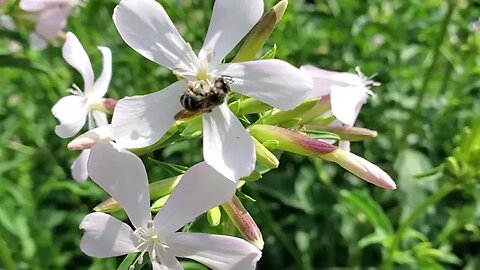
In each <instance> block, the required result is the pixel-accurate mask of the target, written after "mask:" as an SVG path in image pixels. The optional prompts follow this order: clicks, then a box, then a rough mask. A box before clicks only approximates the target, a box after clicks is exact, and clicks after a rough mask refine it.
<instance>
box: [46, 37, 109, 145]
mask: <svg viewBox="0 0 480 270" xmlns="http://www.w3.org/2000/svg"><path fill="white" fill-rule="evenodd" d="M98 49H99V50H100V51H101V52H102V54H103V71H102V74H101V75H100V77H99V78H98V80H97V81H94V78H93V70H92V64H91V63H90V59H89V58H88V55H87V53H86V52H85V50H84V49H83V47H82V45H81V44H80V42H79V41H78V39H77V37H76V36H75V35H74V34H73V33H67V40H66V41H65V44H64V45H63V49H62V52H63V58H64V59H65V60H66V61H67V62H68V63H69V64H70V65H71V66H72V67H74V68H75V69H76V70H78V72H80V74H81V75H82V77H83V81H84V90H85V91H84V92H82V91H81V90H80V89H79V88H78V87H77V86H76V85H74V89H71V90H70V91H71V93H72V94H73V95H71V96H66V97H63V98H62V99H60V100H59V101H58V102H57V103H56V104H55V106H53V108H52V113H53V115H54V116H55V117H56V118H57V119H58V120H59V121H60V125H57V126H56V127H55V133H56V134H57V135H58V136H60V137H62V138H69V137H72V136H73V135H75V134H77V133H78V131H80V129H81V128H82V127H83V126H84V125H85V122H86V120H87V117H88V124H89V129H92V128H94V127H99V126H104V125H106V124H108V122H107V115H106V114H105V113H104V112H102V111H99V110H96V108H99V107H101V104H102V101H103V99H102V97H103V96H104V95H105V93H106V92H107V89H108V85H109V83H110V78H111V76H112V53H111V52H110V49H109V48H107V47H98Z"/></svg>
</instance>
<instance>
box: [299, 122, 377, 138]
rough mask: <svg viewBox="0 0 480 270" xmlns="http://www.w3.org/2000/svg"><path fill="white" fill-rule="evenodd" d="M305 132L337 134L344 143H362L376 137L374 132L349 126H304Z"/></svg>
mask: <svg viewBox="0 0 480 270" xmlns="http://www.w3.org/2000/svg"><path fill="white" fill-rule="evenodd" d="M305 128H306V129H307V130H317V131H327V132H331V133H335V134H337V135H338V136H339V137H340V138H341V139H342V140H345V141H351V142H355V141H364V140H368V139H372V138H375V137H377V134H378V133H377V132H376V131H374V130H370V129H366V128H360V127H350V126H331V125H329V126H325V125H306V126H305Z"/></svg>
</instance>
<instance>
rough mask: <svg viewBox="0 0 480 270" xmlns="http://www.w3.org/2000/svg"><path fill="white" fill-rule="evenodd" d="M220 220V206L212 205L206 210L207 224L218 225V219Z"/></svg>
mask: <svg viewBox="0 0 480 270" xmlns="http://www.w3.org/2000/svg"><path fill="white" fill-rule="evenodd" d="M221 220H222V211H220V207H218V206H217V207H214V208H212V209H210V210H208V212H207V221H208V224H210V226H212V227H217V226H218V225H220V221H221Z"/></svg>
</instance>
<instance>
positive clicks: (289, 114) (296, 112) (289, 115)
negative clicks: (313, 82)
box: [260, 99, 317, 125]
mask: <svg viewBox="0 0 480 270" xmlns="http://www.w3.org/2000/svg"><path fill="white" fill-rule="evenodd" d="M316 103H317V100H316V99H309V100H307V101H304V102H303V103H302V104H300V105H298V106H297V107H295V108H294V109H292V110H289V111H277V112H276V113H274V114H272V115H270V116H267V117H265V118H263V119H261V120H260V121H261V122H262V123H263V124H268V125H279V124H282V123H285V122H288V121H291V120H292V119H295V118H297V120H295V121H296V123H299V122H300V119H301V118H300V117H301V115H303V114H304V113H306V112H308V111H310V110H311V109H312V108H313V107H314V106H315V104H316Z"/></svg>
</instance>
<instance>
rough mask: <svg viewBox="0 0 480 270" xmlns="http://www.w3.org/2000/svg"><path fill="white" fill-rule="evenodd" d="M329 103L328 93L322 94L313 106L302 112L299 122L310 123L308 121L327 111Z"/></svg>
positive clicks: (329, 106)
mask: <svg viewBox="0 0 480 270" xmlns="http://www.w3.org/2000/svg"><path fill="white" fill-rule="evenodd" d="M331 108H332V107H331V104H330V95H326V96H323V97H321V98H319V99H318V100H317V103H316V104H315V106H313V108H312V109H310V110H309V111H307V112H306V113H304V114H303V115H302V116H301V117H302V121H301V122H300V124H305V123H310V121H312V120H314V119H316V118H317V117H319V116H321V115H323V114H324V113H326V112H327V111H329V110H330V109H331Z"/></svg>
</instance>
